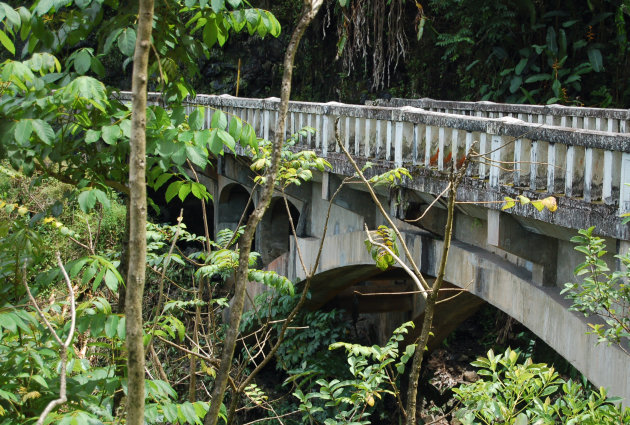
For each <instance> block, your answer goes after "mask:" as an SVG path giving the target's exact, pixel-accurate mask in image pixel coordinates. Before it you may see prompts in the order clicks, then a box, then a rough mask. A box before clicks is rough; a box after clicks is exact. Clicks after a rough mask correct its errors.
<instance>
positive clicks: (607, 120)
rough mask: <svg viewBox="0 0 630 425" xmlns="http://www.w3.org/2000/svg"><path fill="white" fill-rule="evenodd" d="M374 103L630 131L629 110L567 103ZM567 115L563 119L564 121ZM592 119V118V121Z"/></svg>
mask: <svg viewBox="0 0 630 425" xmlns="http://www.w3.org/2000/svg"><path fill="white" fill-rule="evenodd" d="M366 103H369V104H372V105H375V106H389V107H403V106H413V107H416V108H422V109H426V110H428V111H435V112H447V113H453V114H461V115H473V116H484V117H488V118H500V117H504V116H512V117H517V118H520V119H522V120H524V121H528V122H534V123H545V124H547V125H553V126H563V127H571V128H587V129H589V128H590V129H597V130H600V131H606V132H610V133H628V132H630V124H629V121H630V110H629V109H604V108H585V107H576V106H564V105H557V104H553V105H523V104H514V103H494V102H487V101H481V102H458V101H451V100H434V99H428V98H423V99H401V98H391V99H378V100H375V101H369V102H366ZM563 118H564V120H563ZM589 119H592V120H589Z"/></svg>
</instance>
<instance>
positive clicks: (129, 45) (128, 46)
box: [118, 28, 136, 56]
mask: <svg viewBox="0 0 630 425" xmlns="http://www.w3.org/2000/svg"><path fill="white" fill-rule="evenodd" d="M118 48H119V49H120V51H121V53H122V54H123V55H125V56H133V52H134V50H135V49H136V31H135V30H134V29H133V28H125V29H124V30H122V32H121V33H120V35H119V36H118Z"/></svg>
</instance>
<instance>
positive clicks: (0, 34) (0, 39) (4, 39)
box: [0, 30, 15, 55]
mask: <svg viewBox="0 0 630 425" xmlns="http://www.w3.org/2000/svg"><path fill="white" fill-rule="evenodd" d="M0 43H2V45H3V46H4V48H5V49H7V50H8V51H9V52H10V53H11V54H12V55H15V45H14V44H13V42H12V41H11V39H10V38H9V37H8V36H7V35H6V33H5V32H4V31H2V30H0Z"/></svg>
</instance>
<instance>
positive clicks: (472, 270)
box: [288, 231, 630, 400]
mask: <svg viewBox="0 0 630 425" xmlns="http://www.w3.org/2000/svg"><path fill="white" fill-rule="evenodd" d="M404 236H405V240H406V242H407V244H408V245H409V248H410V250H411V252H412V255H413V257H414V260H415V261H417V263H418V264H419V265H420V267H421V269H422V271H423V272H424V273H426V274H427V275H433V276H434V275H435V274H436V272H437V270H436V269H437V265H438V255H439V252H441V247H442V243H443V242H442V241H440V240H436V239H433V238H430V237H427V236H426V235H424V234H413V233H407V232H405V235H404ZM364 239H365V234H364V233H363V232H360V231H357V232H352V233H346V234H339V235H332V236H329V237H327V238H326V241H325V242H324V249H323V252H324V255H323V257H322V259H321V263H320V266H319V267H318V271H319V272H320V273H321V276H322V279H321V280H320V279H316V281H315V282H314V283H313V284H312V292H313V300H316V301H314V302H317V303H324V302H326V301H328V300H329V299H331V298H332V296H331V295H333V296H334V294H337V293H339V292H341V291H342V290H343V289H344V288H346V287H347V286H349V285H352V284H353V282H356V281H357V280H358V279H369V277H370V266H371V264H373V262H372V261H371V258H369V255H368V253H367V251H366V250H365V249H361V248H359V247H362V245H363V240H364ZM298 243H299V244H300V247H301V249H302V252H303V253H305V262H306V264H307V265H311V264H313V261H314V256H315V254H316V252H317V251H316V250H317V248H318V246H319V239H318V238H301V239H299V241H298ZM290 255H291V257H290V258H289V266H288V269H289V272H290V273H293V274H290V277H291V278H295V279H300V278H303V277H304V274H303V272H301V270H300V268H299V267H298V266H297V265H295V266H291V264H294V263H295V261H296V258H295V257H296V256H295V250H294V249H292V250H291V254H290ZM371 267H373V266H371ZM371 271H372V272H375V271H374V270H373V269H372V270H371ZM346 277H347V278H346ZM445 279H446V280H447V281H448V282H451V283H453V284H454V285H457V286H458V287H460V288H467V289H468V290H469V291H470V293H471V294H474V295H476V296H478V297H479V298H481V299H483V300H484V301H487V302H489V303H490V304H492V305H494V306H495V307H497V308H499V309H501V310H502V311H504V312H505V313H507V314H509V315H510V316H512V317H513V318H515V319H516V320H518V321H519V322H521V323H523V324H524V325H525V326H526V327H527V328H529V329H530V330H531V331H532V332H534V333H535V334H536V335H538V336H539V337H540V338H541V339H542V340H544V341H545V342H546V343H547V344H549V345H550V346H551V347H553V348H554V349H555V350H556V351H557V352H558V353H559V354H560V355H562V356H563V357H564V358H565V359H566V360H567V361H569V362H570V363H571V364H572V365H573V366H575V367H576V368H577V369H578V370H579V371H580V372H582V373H583V374H584V375H585V376H586V377H587V378H588V379H589V380H590V381H591V382H593V383H594V384H595V385H598V386H605V387H607V388H608V389H609V392H610V394H611V395H613V394H614V395H617V396H620V397H623V398H624V399H625V400H630V359H629V358H628V356H627V355H626V354H625V353H624V352H623V351H622V350H620V349H619V348H617V347H615V346H607V345H604V344H600V345H596V343H597V339H596V338H595V337H594V336H592V335H586V333H585V332H586V331H587V330H588V329H589V328H588V326H587V323H586V320H585V319H584V318H583V317H581V316H580V315H578V314H576V313H574V312H570V311H569V310H568V303H567V301H566V300H564V298H563V297H562V296H560V294H559V288H556V287H541V286H537V285H535V284H533V282H532V281H531V272H530V271H528V270H527V269H525V268H521V267H517V266H515V265H514V264H511V263H509V262H508V261H506V260H504V259H502V258H500V257H499V256H498V255H495V254H491V253H489V252H487V251H485V250H482V249H480V248H476V247H473V246H470V245H467V244H464V243H461V242H458V241H454V242H453V244H452V247H451V250H450V254H449V258H448V267H447V271H446V276H445Z"/></svg>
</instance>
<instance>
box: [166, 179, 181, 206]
mask: <svg viewBox="0 0 630 425" xmlns="http://www.w3.org/2000/svg"><path fill="white" fill-rule="evenodd" d="M182 184H184V182H183V181H181V180H177V181H174V182H173V183H171V184H169V185H168V188H167V189H166V195H165V198H166V202H171V199H173V198H174V197H175V196H176V195H177V194H178V193H179V188H180V187H181V185H182Z"/></svg>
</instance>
